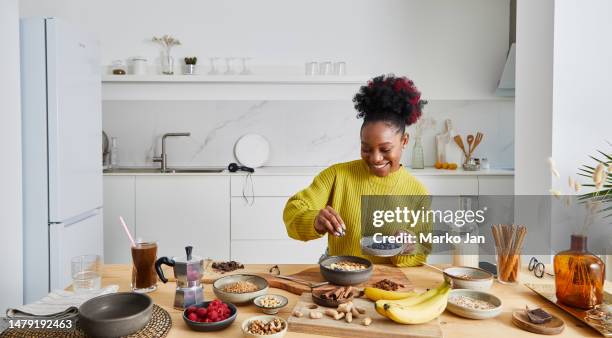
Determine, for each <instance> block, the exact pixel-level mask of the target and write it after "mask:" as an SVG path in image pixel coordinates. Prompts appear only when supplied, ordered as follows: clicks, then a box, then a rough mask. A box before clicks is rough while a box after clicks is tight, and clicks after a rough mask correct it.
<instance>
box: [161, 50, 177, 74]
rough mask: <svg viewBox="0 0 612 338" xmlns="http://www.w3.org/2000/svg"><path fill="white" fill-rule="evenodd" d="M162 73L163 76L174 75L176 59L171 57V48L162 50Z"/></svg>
mask: <svg viewBox="0 0 612 338" xmlns="http://www.w3.org/2000/svg"><path fill="white" fill-rule="evenodd" d="M161 71H162V74H165V75H172V74H174V59H173V58H172V56H171V55H170V48H167V49H164V50H162V53H161Z"/></svg>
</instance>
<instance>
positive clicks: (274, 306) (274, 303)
mask: <svg viewBox="0 0 612 338" xmlns="http://www.w3.org/2000/svg"><path fill="white" fill-rule="evenodd" d="M287 303H289V300H288V299H287V297H285V296H281V295H271V294H268V295H263V296H259V297H257V298H255V299H253V304H255V306H257V307H258V308H260V309H261V311H262V312H263V313H265V314H267V315H275V314H277V313H278V311H280V309H282V308H283V307H285V306H286V305H287Z"/></svg>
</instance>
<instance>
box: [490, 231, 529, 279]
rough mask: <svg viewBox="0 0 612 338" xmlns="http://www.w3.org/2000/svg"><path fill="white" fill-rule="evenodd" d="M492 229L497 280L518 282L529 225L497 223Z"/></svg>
mask: <svg viewBox="0 0 612 338" xmlns="http://www.w3.org/2000/svg"><path fill="white" fill-rule="evenodd" d="M491 231H492V232H493V239H494V240H495V257H496V260H497V280H498V281H499V282H500V283H503V284H516V283H518V275H519V270H520V268H521V249H522V248H523V241H524V240H525V235H526V234H527V227H525V226H524V225H519V226H517V225H516V224H512V225H509V224H496V225H493V226H491Z"/></svg>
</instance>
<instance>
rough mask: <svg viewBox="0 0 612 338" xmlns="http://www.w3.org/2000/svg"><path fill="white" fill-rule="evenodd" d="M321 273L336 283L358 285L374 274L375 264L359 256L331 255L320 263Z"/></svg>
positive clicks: (326, 278)
mask: <svg viewBox="0 0 612 338" xmlns="http://www.w3.org/2000/svg"><path fill="white" fill-rule="evenodd" d="M319 267H320V271H321V275H322V276H323V278H325V280H327V281H328V282H330V283H332V284H336V285H357V284H361V283H363V282H366V281H368V280H369V279H370V277H371V276H372V271H373V266H372V262H370V261H369V260H367V259H365V258H362V257H357V256H330V257H327V258H325V259H324V260H322V261H321V262H320V263H319Z"/></svg>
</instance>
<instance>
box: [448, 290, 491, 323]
mask: <svg viewBox="0 0 612 338" xmlns="http://www.w3.org/2000/svg"><path fill="white" fill-rule="evenodd" d="M446 309H447V310H448V311H450V312H452V313H454V314H456V315H458V316H461V317H465V318H470V319H488V318H493V317H497V316H499V314H500V313H501V312H502V302H501V300H500V299H499V298H497V297H496V296H494V295H492V294H490V293H487V292H484V291H476V290H468V289H455V290H451V292H450V294H449V295H448V305H447V306H446Z"/></svg>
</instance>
